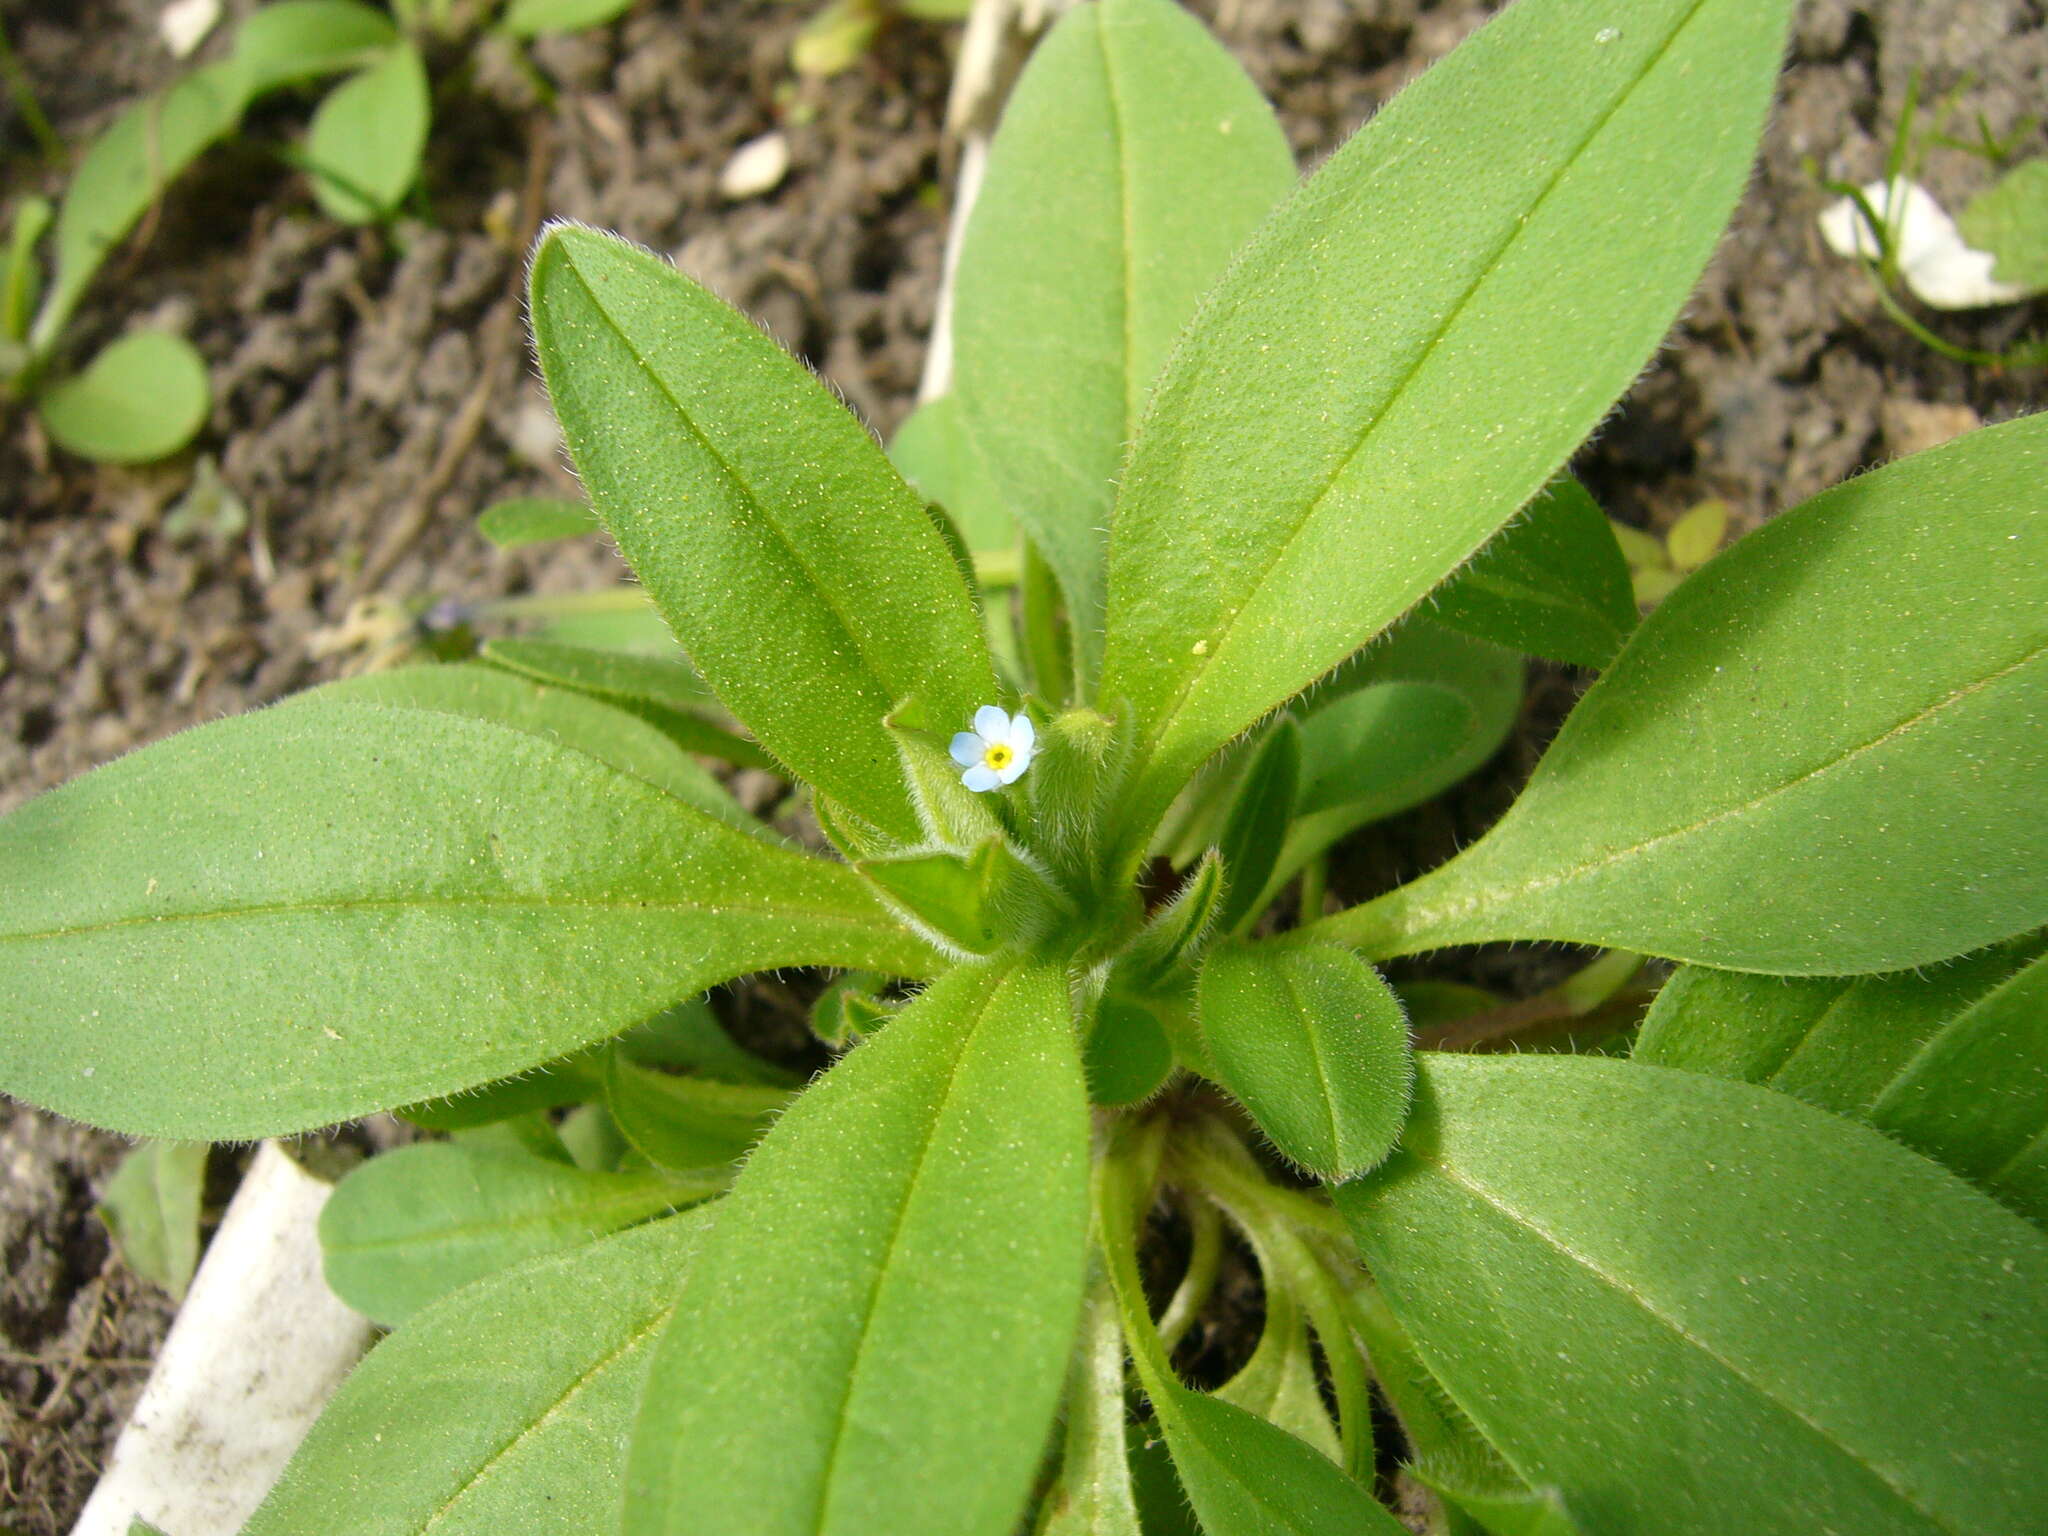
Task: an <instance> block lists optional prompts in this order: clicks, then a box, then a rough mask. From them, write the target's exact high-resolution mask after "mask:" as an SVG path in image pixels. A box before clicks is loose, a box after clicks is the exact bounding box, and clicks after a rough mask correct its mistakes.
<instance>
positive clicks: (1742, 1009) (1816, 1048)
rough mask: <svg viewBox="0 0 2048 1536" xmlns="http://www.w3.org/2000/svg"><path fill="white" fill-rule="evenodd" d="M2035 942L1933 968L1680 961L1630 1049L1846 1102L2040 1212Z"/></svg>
mask: <svg viewBox="0 0 2048 1536" xmlns="http://www.w3.org/2000/svg"><path fill="white" fill-rule="evenodd" d="M2044 948H2048V944H2044V941H2043V940H2042V939H2041V938H2040V937H2038V936H2030V937H2028V938H2026V939H2023V940H2018V941H2015V942H2014V943H2011V944H2005V945H2000V946H1998V947H1997V948H1995V949H1991V950H1986V951H1984V952H1983V953H1981V954H1977V955H1972V956H1969V957H1967V958H1965V959H1962V960H1959V961H1955V962H1953V963H1951V964H1949V965H1946V966H1943V967H1941V968H1939V969H1938V970H1933V971H1928V972H1909V973H1906V974H1903V975H1897V976H1869V977H1862V978H1858V979H1854V980H1849V979H1842V978H1833V977H1830V978H1815V979H1793V978H1786V977H1775V976H1751V975H1745V974H1742V973H1740V972H1735V971H1710V970H1707V969H1705V968H1703V967H1699V966H1687V967H1684V968H1682V969H1680V970H1679V971H1678V972H1677V973H1676V974H1675V975H1674V976H1673V977H1672V978H1671V980H1670V981H1668V982H1666V983H1665V985H1664V987H1663V989H1662V990H1661V991H1660V992H1659V993H1658V995H1657V1001H1656V1003H1655V1004H1654V1005H1653V1006H1652V1007H1651V1009H1650V1013H1649V1016H1648V1018H1647V1019H1645V1020H1644V1024H1643V1031H1642V1034H1641V1036H1640V1037H1639V1038H1638V1040H1637V1042H1636V1048H1635V1054H1634V1059H1635V1060H1637V1061H1644V1062H1649V1063H1651V1064H1654V1065H1658V1066H1670V1067H1680V1068H1683V1069H1685V1070H1687V1071H1693V1072H1709V1073H1713V1074H1714V1075H1716V1076H1721V1077H1732V1078H1736V1079H1738V1080H1741V1081H1744V1082H1753V1083H1759V1084H1761V1085H1763V1086H1765V1087H1770V1088H1776V1089H1778V1090H1779V1091H1780V1092H1784V1093H1790V1094H1792V1095H1793V1096H1795V1097H1797V1098H1801V1099H1804V1100H1806V1101H1807V1102H1808V1103H1810V1104H1815V1105H1818V1106H1819V1107H1820V1108H1822V1109H1831V1110H1834V1111H1835V1112H1836V1113H1838V1114H1845V1115H1851V1116H1854V1117H1855V1118H1857V1119H1860V1120H1864V1121H1867V1122H1868V1123H1870V1124H1872V1125H1875V1126H1876V1127H1877V1128H1878V1129H1879V1130H1881V1131H1884V1132H1886V1133H1887V1134H1888V1135H1890V1136H1892V1137H1893V1138H1894V1139H1896V1140H1899V1141H1903V1142H1905V1143H1906V1144H1907V1145H1908V1146H1910V1147H1913V1148H1915V1149H1916V1150H1918V1151H1921V1152H1925V1153H1927V1154H1928V1155H1929V1156H1930V1157H1933V1158H1936V1159H1937V1160H1939V1161H1940V1162H1942V1163H1945V1164H1946V1165H1947V1166H1949V1167H1950V1168H1952V1169H1954V1170H1955V1171H1956V1172H1957V1173H1960V1174H1961V1175H1963V1177H1965V1178H1967V1179H1969V1180H1971V1182H1973V1183H1975V1184H1977V1185H1978V1186H1979V1187H1980V1188H1982V1189H1984V1190H1985V1191H1986V1192H1987V1193H1989V1194H1991V1195H1992V1196H1993V1197H1994V1198H1996V1199H1998V1200H2000V1201H2002V1202H2004V1203H2005V1204H2006V1205H2009V1206H2011V1207H2012V1208H2013V1209H2014V1210H2017V1211H2018V1212H2019V1213H2020V1214H2021V1215H2023V1216H2026V1217H2028V1218H2030V1219H2031V1220H2033V1221H2034V1222H2035V1223H2036V1224H2039V1225H2048V1166H2044V1162H2043V1158H2042V1156H2041V1153H2040V1151H2039V1147H2040V1145H2041V1144H2042V1143H2043V1142H2044V1141H2048V1137H2044V1135H2043V1131H2044V1128H2048V959H2044V958H2043V953H2042V952H2043V949H2044Z"/></svg>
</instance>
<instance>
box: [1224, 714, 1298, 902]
mask: <svg viewBox="0 0 2048 1536" xmlns="http://www.w3.org/2000/svg"><path fill="white" fill-rule="evenodd" d="M1301 755H1302V749H1301V727H1300V726H1299V725H1298V724H1296V723H1295V721H1294V720H1293V719H1292V717H1290V716H1287V715H1282V716H1281V717H1280V718H1279V719H1278V720H1277V721H1275V722H1274V723H1273V728H1272V729H1271V730H1270V731H1268V732H1267V733H1266V736H1265V739H1264V740H1263V741H1261V742H1260V743H1259V745H1258V749H1257V750H1256V751H1255V752H1254V753H1253V754H1252V760H1251V766H1250V767H1249V768H1247V769H1246V770H1245V775H1244V782H1243V783H1242V784H1241V785H1239V786H1238V791H1237V798H1236V800H1235V801H1234V802H1233V803H1232V805H1231V807H1230V814H1229V815H1228V816H1227V817H1226V818H1225V819H1224V822H1223V835H1222V837H1220V838H1219V839H1218V840H1217V848H1216V851H1217V852H1218V853H1219V854H1220V855H1221V856H1222V859H1223V903H1222V906H1221V907H1220V908H1219V910H1218V912H1217V916H1216V926H1217V928H1218V930H1219V931H1221V932H1223V933H1232V932H1235V931H1236V930H1237V929H1239V928H1240V927H1241V926H1242V925H1243V924H1244V923H1245V922H1246V921H1247V920H1248V919H1251V918H1255V917H1257V916H1258V915H1259V908H1258V907H1257V906H1255V905H1254V903H1255V902H1256V900H1257V899H1258V896H1259V893H1260V892H1261V891H1263V890H1264V889H1265V886H1266V880H1267V877H1268V876H1269V875H1270V874H1271V873H1272V870H1273V865H1274V863H1275V861H1276V860H1278V858H1279V856H1280V845H1281V841H1282V839H1284V838H1285V837H1286V835H1287V826H1288V823H1289V822H1291V821H1292V820H1293V819H1294V805H1295V796H1296V793H1297V792H1298V790H1299V787H1300V784H1301Z"/></svg>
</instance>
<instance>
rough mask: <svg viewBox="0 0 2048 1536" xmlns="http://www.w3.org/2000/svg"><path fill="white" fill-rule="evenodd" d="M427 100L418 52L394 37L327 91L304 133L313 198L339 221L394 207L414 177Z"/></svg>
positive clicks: (368, 217)
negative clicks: (378, 54) (366, 63)
mask: <svg viewBox="0 0 2048 1536" xmlns="http://www.w3.org/2000/svg"><path fill="white" fill-rule="evenodd" d="M431 113H432V103H431V100H430V98H429V95H428V90H427V67H426V64H425V63H424V62H423V61H422V60H421V58H420V55H419V50H418V49H417V48H415V47H414V46H413V45H412V44H411V43H409V42H399V43H395V44H393V45H392V47H391V48H390V49H389V50H388V51H386V52H385V54H384V55H383V57H381V58H380V59H378V60H377V61H376V62H375V63H373V64H371V65H370V66H369V67H368V68H366V69H363V70H361V71H359V72H358V73H356V74H354V75H352V76H350V77H349V78H348V79H347V80H344V81H343V82H342V83H341V84H340V85H338V86H336V87H335V88H334V89H333V90H331V91H329V92H328V93H327V95H326V96H325V97H323V98H322V99H321V102H320V105H319V107H318V108H317V109H316V110H315V111H314V113H313V122H312V126H311V128H310V129H309V130H308V132H307V135H306V159H307V162H308V165H307V169H308V170H309V171H310V172H311V174H312V177H313V196H314V198H315V200H317V201H318V202H319V204H320V207H321V208H322V210H324V211H325V212H326V213H327V214H328V216H329V217H331V218H336V219H339V220H341V222H342V223H344V224H374V223H376V222H378V221H379V220H382V219H388V218H389V217H391V215H392V214H394V213H396V212H397V211H398V205H399V204H400V203H401V202H402V201H404V198H405V195H406V193H408V192H410V191H411V190H412V185H413V183H414V182H415V181H417V180H419V174H420V156H421V155H422V154H423V153H425V151H426V147H427V122H428V118H429V116H430V115H431Z"/></svg>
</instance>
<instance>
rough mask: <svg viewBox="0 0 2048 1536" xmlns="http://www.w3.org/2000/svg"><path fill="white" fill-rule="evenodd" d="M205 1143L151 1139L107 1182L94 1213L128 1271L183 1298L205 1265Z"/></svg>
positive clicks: (131, 1153)
mask: <svg viewBox="0 0 2048 1536" xmlns="http://www.w3.org/2000/svg"><path fill="white" fill-rule="evenodd" d="M207 1151H208V1148H207V1145H206V1143H205V1142H203V1141H145V1142H144V1143H143V1144H142V1145H141V1146H139V1147H137V1148H135V1150H134V1151H132V1152H130V1153H129V1154H128V1155H127V1156H126V1157H124V1158H122V1159H121V1166H120V1167H119V1168H117V1169H115V1170H114V1176H113V1178H111V1179H109V1180H108V1181H107V1188H106V1193H105V1194H103V1195H101V1196H100V1201H99V1204H98V1205H96V1206H94V1207H93V1209H94V1211H95V1212H96V1213H97V1214H98V1216H99V1218H100V1220H101V1221H103V1222H105V1223H106V1227H107V1231H108V1232H109V1233H111V1234H112V1235H113V1239H114V1243H115V1246H116V1247H118V1248H119V1249H120V1250H121V1257H122V1258H123V1259H125V1260H126V1261H127V1263H128V1267H129V1268H130V1269H132V1270H134V1271H135V1272H136V1273H137V1274H138V1275H141V1276H142V1277H143V1278H144V1279H145V1280H148V1281H150V1282H152V1283H153V1284H156V1285H159V1286H162V1287H163V1288H164V1289H165V1290H167V1291H169V1292H170V1293H171V1294H172V1295H173V1296H183V1295H184V1294H185V1287H186V1286H188V1285H190V1284H191V1283H192V1271H193V1270H194V1269H196V1268H198V1266H199V1197H200V1194H201V1192H202V1190H203V1188H204V1186H205V1183H206V1154H207Z"/></svg>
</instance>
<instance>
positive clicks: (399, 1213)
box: [320, 1142, 723, 1328]
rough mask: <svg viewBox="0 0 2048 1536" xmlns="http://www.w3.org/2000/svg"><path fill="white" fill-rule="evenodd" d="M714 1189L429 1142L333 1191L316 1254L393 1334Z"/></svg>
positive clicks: (710, 1182)
mask: <svg viewBox="0 0 2048 1536" xmlns="http://www.w3.org/2000/svg"><path fill="white" fill-rule="evenodd" d="M722 1186H723V1181H722V1180H719V1179H697V1180H694V1181H685V1180H678V1179H676V1178H674V1177H672V1176H671V1175H669V1174H666V1173H661V1172H658V1171H654V1170H648V1171H645V1172H641V1173H591V1172H588V1171H586V1170H584V1169H582V1168H573V1167H570V1166H569V1165H567V1164H565V1163H559V1162H555V1161H553V1160H552V1159H549V1158H544V1157H535V1156H532V1155H530V1154H525V1153H518V1152H509V1151H496V1150H489V1151H487V1150H483V1149H481V1148H478V1147H474V1146H469V1145H464V1144H458V1143H455V1142H428V1143H424V1144H422V1145H419V1146H411V1147H400V1148H399V1149H398V1150H397V1151H395V1152H386V1153H384V1154H382V1155H381V1156H378V1157H373V1158H371V1159H370V1160H369V1161H368V1162H366V1163H364V1164H363V1165H362V1166H361V1167H359V1168H357V1169H355V1170H354V1171H353V1172H351V1173H350V1174H349V1175H348V1177H347V1178H345V1179H343V1180H342V1181H341V1182H340V1183H339V1184H337V1185H336V1186H335V1187H334V1193H333V1194H332V1195H330V1196H329V1197H328V1200H327V1204H326V1205H325V1206H324V1207H322V1208H321V1211H320V1248H321V1251H322V1253H323V1254H324V1255H325V1259H326V1271H327V1283H328V1285H330V1286H331V1287H333V1289H334V1294H335V1295H337V1296H339V1297H340V1298H341V1299H342V1300H343V1301H345V1302H347V1303H348V1304H349V1305H350V1306H352V1307H354V1308H355V1309H356V1310H357V1311H358V1312H361V1313H363V1314H364V1315H365V1316H366V1317H370V1318H373V1319H375V1320H376V1321H377V1322H379V1323H381V1324H383V1325H384V1326H385V1327H387V1328H388V1327H395V1326H396V1325H398V1324H400V1323H403V1322H404V1321H405V1320H406V1319H407V1318H409V1317H411V1316H412V1315H413V1314H414V1313H416V1312H418V1311H419V1310H420V1308H422V1307H424V1306H427V1305H428V1304H430V1303H432V1302H434V1301H437V1300H439V1299H440V1298H441V1297H443V1296H445V1295H447V1294H448V1293H449V1292H450V1291H454V1290H457V1289H459V1288H460V1287H462V1286H465V1285H468V1284H470V1283H471V1282H472V1281H475V1280H481V1279H483V1278H484V1277H486V1276H488V1275H493V1274H496V1273H498V1272H499V1271H500V1270H504V1269H509V1268H510V1267H511V1266H513V1265H514V1264H518V1263H520V1262H522V1261H523V1260H526V1259H533V1258H538V1257H540V1256H541V1255H542V1254H547V1253H556V1252H559V1251H561V1250H562V1249H564V1248H574V1247H578V1246H580V1245H582V1244H584V1243H587V1242H589V1241H590V1240H591V1239H592V1238H596V1237H603V1236H605V1235H606V1234H607V1233H611V1232H616V1231H618V1230H619V1229H620V1228H621V1227H630V1226H637V1225H638V1224H639V1223H641V1222H643V1221H646V1220H647V1219H648V1218H649V1217H651V1216H661V1215H665V1214H667V1213H669V1212H671V1211H673V1210H675V1209H676V1208H677V1207H678V1206H682V1205H688V1204H691V1203H692V1202H694V1201H697V1200H702V1199H705V1198H706V1197H708V1196H710V1195H714V1194H716V1193H717V1192H718V1191H719V1189H720V1188H721V1187H722Z"/></svg>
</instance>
